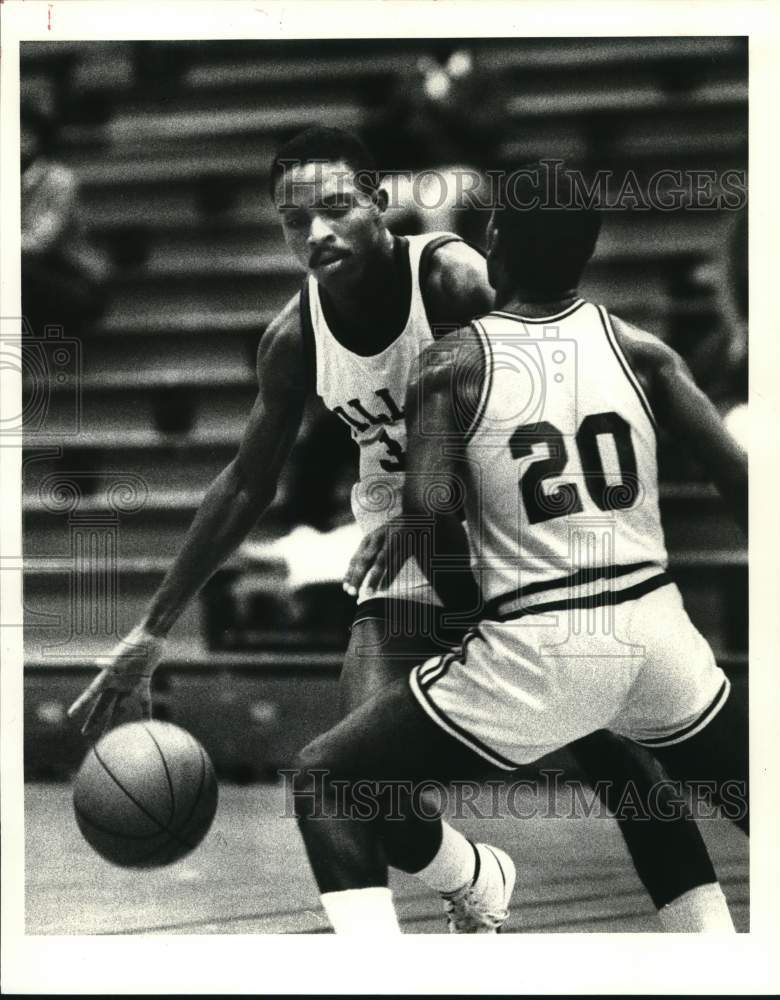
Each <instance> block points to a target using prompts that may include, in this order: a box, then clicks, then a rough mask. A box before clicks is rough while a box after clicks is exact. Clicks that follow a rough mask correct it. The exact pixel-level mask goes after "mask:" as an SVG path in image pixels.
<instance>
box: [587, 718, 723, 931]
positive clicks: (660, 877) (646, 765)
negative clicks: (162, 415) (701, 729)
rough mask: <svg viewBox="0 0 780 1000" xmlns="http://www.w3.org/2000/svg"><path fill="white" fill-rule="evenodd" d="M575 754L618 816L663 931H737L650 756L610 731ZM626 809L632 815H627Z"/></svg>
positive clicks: (698, 840)
mask: <svg viewBox="0 0 780 1000" xmlns="http://www.w3.org/2000/svg"><path fill="white" fill-rule="evenodd" d="M569 749H570V750H571V752H572V753H573V754H574V756H575V758H576V759H577V761H578V763H579V764H580V766H581V768H582V770H583V772H584V774H585V775H586V777H587V779H588V781H589V783H590V784H591V786H592V787H593V788H594V789H595V790H596V792H597V793H598V795H599V797H600V798H601V800H602V802H603V803H604V804H605V805H606V807H607V808H608V809H609V810H610V812H611V813H612V814H613V815H614V816H615V818H616V820H617V822H618V825H619V827H620V832H621V833H622V834H623V838H624V840H625V842H626V846H627V847H628V850H629V853H630V854H631V859H632V861H633V862H634V867H635V868H636V871H637V874H638V875H639V878H640V879H641V880H642V883H643V885H644V886H645V888H646V889H647V892H648V894H649V895H650V897H651V899H652V900H653V903H654V904H655V907H656V909H657V911H658V916H659V919H660V921H661V924H662V926H663V928H664V930H666V931H670V932H681V931H687V932H702V931H729V930H733V923H732V921H731V916H730V914H729V910H728V905H727V903H726V899H725V897H724V895H723V891H722V889H721V888H720V885H719V884H718V877H717V875H716V873H715V869H714V868H713V866H712V861H711V860H710V856H709V853H708V852H707V847H706V845H705V843H704V840H703V839H702V836H701V832H700V831H699V828H698V826H697V825H696V821H695V820H694V818H693V815H692V813H691V810H690V808H689V806H688V803H687V801H686V800H685V799H684V798H683V797H682V795H681V794H680V793H679V792H678V791H677V789H676V788H675V787H674V786H673V785H672V784H670V782H669V780H668V776H667V774H666V773H665V772H664V770H663V768H662V767H661V766H660V765H659V763H658V761H657V760H654V759H653V757H652V755H651V754H650V753H649V751H646V750H645V749H643V748H642V747H640V746H637V745H636V744H632V743H630V742H629V741H628V740H624V739H622V738H621V737H619V736H616V735H615V734H613V733H610V732H607V731H606V730H600V731H599V732H596V733H591V734H590V735H589V736H586V737H584V738H583V739H580V740H577V741H576V742H575V743H573V744H571V746H570V747H569ZM705 773H706V772H705ZM626 803H628V804H629V809H628V810H626V809H625V808H621V804H622V806H623V807H625V805H626Z"/></svg>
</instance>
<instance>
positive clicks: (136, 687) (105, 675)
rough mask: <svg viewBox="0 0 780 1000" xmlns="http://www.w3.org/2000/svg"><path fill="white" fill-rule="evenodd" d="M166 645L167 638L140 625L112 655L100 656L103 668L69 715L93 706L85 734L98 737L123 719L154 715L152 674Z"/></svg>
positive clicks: (84, 728) (86, 722) (122, 641)
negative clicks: (156, 634)
mask: <svg viewBox="0 0 780 1000" xmlns="http://www.w3.org/2000/svg"><path fill="white" fill-rule="evenodd" d="M164 646H165V639H164V638H163V637H161V636H155V635H152V634H151V633H149V632H147V631H146V629H145V628H144V626H143V625H137V626H136V627H135V628H134V629H133V631H132V632H131V633H130V634H129V635H128V636H126V637H125V638H124V639H122V640H121V641H120V642H119V643H117V645H116V646H115V647H114V649H112V651H111V653H110V654H109V655H108V656H102V657H99V658H98V660H97V666H99V667H102V670H101V671H100V673H99V674H98V676H97V677H96V678H95V679H94V680H93V681H92V683H91V684H90V685H89V687H88V688H87V689H86V690H85V691H83V692H82V694H81V695H79V697H78V698H77V699H76V700H75V701H74V702H73V704H72V705H71V706H70V708H69V709H68V715H69V716H74V715H77V714H78V713H79V712H80V711H81V710H82V709H84V708H88V709H89V713H88V715H87V717H86V719H85V721H84V724H83V725H82V727H81V731H82V733H83V734H84V735H85V736H89V737H90V738H92V739H97V737H99V736H101V735H102V734H103V733H105V732H107V731H108V730H109V729H112V728H113V727H114V726H118V725H120V724H121V723H123V722H131V721H134V720H137V719H148V718H150V717H151V714H152V694H151V681H152V674H153V673H154V669H155V667H156V666H157V664H158V663H159V662H160V660H161V658H162V653H163V648H164Z"/></svg>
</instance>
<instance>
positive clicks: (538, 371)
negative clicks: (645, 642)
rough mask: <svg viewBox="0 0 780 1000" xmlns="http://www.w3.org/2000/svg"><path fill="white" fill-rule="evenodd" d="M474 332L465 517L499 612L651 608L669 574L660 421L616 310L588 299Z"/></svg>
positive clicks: (478, 566)
mask: <svg viewBox="0 0 780 1000" xmlns="http://www.w3.org/2000/svg"><path fill="white" fill-rule="evenodd" d="M473 328H474V330H475V335H476V336H477V337H478V339H479V341H480V344H481V348H482V361H481V364H482V367H483V373H484V375H483V381H482V389H481V396H480V400H479V407H478V411H477V413H476V416H475V419H474V422H473V425H472V428H471V431H470V437H469V443H468V445H467V449H466V455H465V458H466V461H465V463H464V466H463V470H464V478H465V482H466V499H465V509H466V515H467V524H468V530H469V538H470V541H471V548H472V561H473V567H474V570H475V573H476V574H477V575H478V578H479V580H480V583H481V586H482V593H483V598H484V599H485V601H486V602H487V604H488V611H489V612H490V611H491V610H492V611H493V612H494V613H495V616H496V617H506V616H510V615H514V614H517V613H523V612H525V613H532V612H530V609H531V608H539V612H540V613H541V612H542V610H543V606H544V605H548V606H550V607H553V606H556V603H557V606H558V607H560V602H561V601H570V600H575V601H577V602H578V603H580V601H581V600H585V601H587V600H588V599H589V598H593V599H594V601H597V599H598V595H599V594H601V593H603V592H604V591H605V590H611V591H613V592H620V593H621V595H623V596H621V597H618V598H617V599H618V600H623V599H629V597H631V596H640V595H641V593H642V592H643V585H644V584H646V583H647V581H649V580H650V579H651V578H652V577H655V576H657V574H658V572H659V570H663V569H664V568H665V567H666V564H667V554H666V548H665V544H664V536H663V530H662V527H661V518H660V512H659V508H658V467H657V461H656V432H655V422H654V418H653V415H652V411H651V409H650V406H649V403H648V401H647V399H646V397H645V394H644V392H643V390H642V388H641V386H640V384H639V382H638V380H637V378H636V376H635V374H634V373H633V371H632V370H631V368H630V366H629V364H628V361H627V359H626V358H625V356H624V354H623V352H622V351H621V348H620V346H619V344H618V341H617V338H616V337H615V334H614V331H613V329H612V326H611V323H610V320H609V315H608V314H607V312H606V310H605V309H604V308H603V307H601V306H596V305H594V304H592V303H590V302H586V301H584V300H583V299H578V300H577V301H576V302H574V303H573V305H571V306H570V307H569V308H568V309H566V310H564V311H563V312H561V313H558V314H557V315H554V316H550V317H547V318H544V319H527V318H523V317H519V316H515V315H513V314H511V313H502V312H498V311H497V312H492V313H490V314H488V315H487V316H484V317H482V318H481V319H479V320H476V321H474V323H473ZM475 353H476V354H477V355H479V352H475Z"/></svg>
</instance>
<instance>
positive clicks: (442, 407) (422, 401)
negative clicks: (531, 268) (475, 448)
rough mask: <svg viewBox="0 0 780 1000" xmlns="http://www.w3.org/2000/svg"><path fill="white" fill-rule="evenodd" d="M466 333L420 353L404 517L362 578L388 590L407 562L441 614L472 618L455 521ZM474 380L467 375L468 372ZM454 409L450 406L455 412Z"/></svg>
mask: <svg viewBox="0 0 780 1000" xmlns="http://www.w3.org/2000/svg"><path fill="white" fill-rule="evenodd" d="M475 348H476V349H477V350H479V348H478V347H477V345H476V344H475V341H474V335H473V331H472V330H471V329H470V328H463V329H459V330H457V331H456V332H454V333H451V334H449V335H447V336H446V337H443V338H442V339H441V340H440V341H438V342H437V343H436V344H434V345H431V346H430V347H428V348H426V349H425V350H424V351H423V353H422V354H421V355H420V360H419V365H418V371H417V373H416V374H415V376H414V377H413V378H412V379H411V380H410V382H409V385H408V387H407V392H406V404H405V406H406V424H407V448H408V451H407V471H406V477H405V480H404V500H403V513H402V514H401V516H400V517H399V518H397V519H395V521H393V522H391V523H390V525H389V526H388V529H387V531H386V533H385V538H384V542H383V545H382V546H381V547H380V549H379V552H378V553H377V556H376V558H375V561H374V565H373V567H372V569H371V571H370V572H369V574H368V576H367V584H368V586H369V587H374V586H378V585H379V584H380V583H381V581H382V580H383V578H384V577H386V585H389V584H391V583H392V582H393V580H394V579H395V577H396V575H397V574H398V572H399V570H400V568H401V566H402V565H403V564H404V562H406V560H407V559H408V558H410V557H412V556H414V557H416V558H417V560H418V562H419V565H420V567H421V569H422V570H423V572H424V573H425V575H426V576H427V577H428V579H429V580H430V582H431V584H432V585H433V586H434V588H435V589H436V591H437V592H438V594H439V597H440V598H441V599H442V601H443V603H444V605H445V607H449V608H453V609H459V610H464V611H475V610H476V609H477V607H478V592H477V586H476V582H475V581H474V578H473V576H472V575H471V573H470V572H469V557H468V540H467V538H466V533H465V530H464V528H463V524H462V521H461V510H460V504H461V499H462V495H463V491H462V489H461V485H460V478H459V472H458V461H459V452H460V450H461V449H460V447H459V446H460V445H461V443H462V441H463V438H464V430H465V428H464V427H463V426H461V424H462V419H461V420H460V421H459V420H458V417H457V416H456V414H457V413H460V414H461V415H462V414H464V413H468V412H473V408H472V407H470V404H471V402H472V401H471V400H469V399H462V398H459V399H457V400H456V399H455V393H456V391H457V390H456V387H457V386H465V391H467V392H469V393H471V392H474V390H475V388H476V394H477V395H478V393H479V387H478V386H477V385H476V383H477V382H478V380H477V379H474V378H471V379H463V378H460V377H459V374H460V372H461V371H462V370H463V368H464V366H469V367H470V369H473V359H474V352H475ZM472 374H473V370H472ZM456 404H457V405H456Z"/></svg>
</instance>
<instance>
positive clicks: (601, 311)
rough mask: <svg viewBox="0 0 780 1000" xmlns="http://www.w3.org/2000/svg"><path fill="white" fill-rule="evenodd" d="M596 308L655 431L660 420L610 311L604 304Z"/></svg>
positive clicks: (618, 358) (616, 354) (611, 345)
mask: <svg viewBox="0 0 780 1000" xmlns="http://www.w3.org/2000/svg"><path fill="white" fill-rule="evenodd" d="M596 308H597V309H598V311H599V316H600V317H601V325H602V326H603V327H604V332H605V333H606V335H607V342H608V343H609V346H610V347H611V348H612V352H613V354H614V355H615V357H616V358H617V360H618V364H619V365H620V367H621V368H622V369H623V373H624V374H625V376H626V378H627V379H628V381H629V382H630V383H631V385H632V386H633V387H634V392H636V394H637V397H638V398H639V402H640V404H641V406H642V409H643V410H644V411H645V414H646V415H647V419H648V420H649V421H650V425H651V426H652V428H653V430H654V431H657V430H658V422H657V421H656V419H655V416H654V415H653V410H652V407H651V406H650V403H649V401H648V399H647V396H646V395H645V391H644V389H643V388H642V385H641V383H640V381H639V379H638V378H637V377H636V375H635V373H634V370H633V368H632V367H631V364H630V362H629V360H628V358H627V357H626V356H625V354H624V353H623V349H622V347H621V346H620V344H619V342H618V339H617V337H616V335H615V330H614V328H613V326H612V321H611V320H610V318H609V313H608V312H607V310H606V309H605V308H604V306H596Z"/></svg>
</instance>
